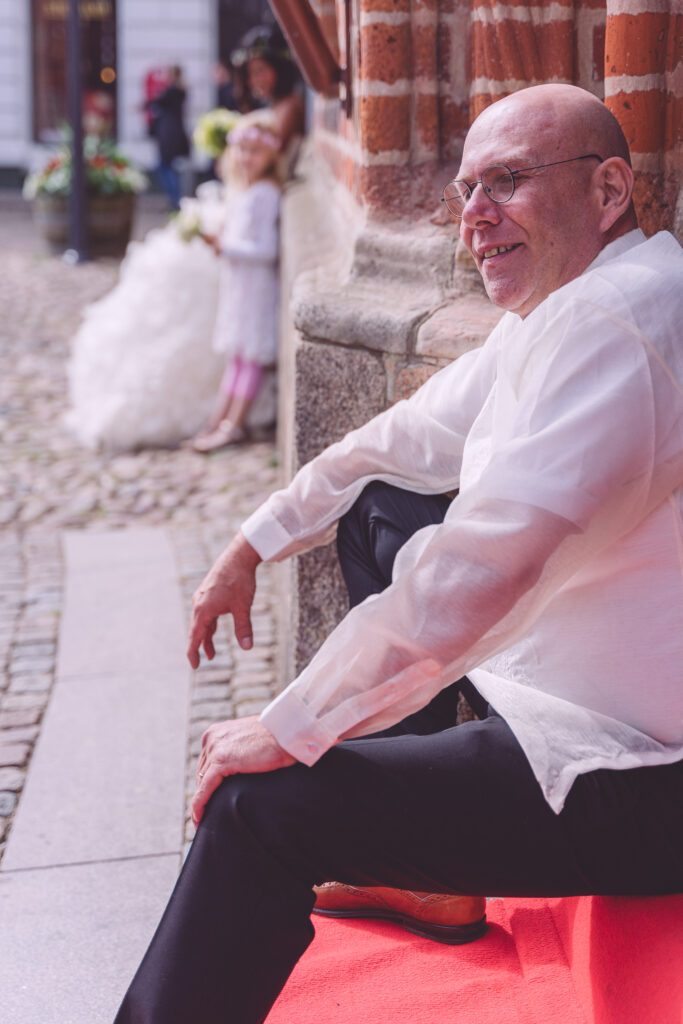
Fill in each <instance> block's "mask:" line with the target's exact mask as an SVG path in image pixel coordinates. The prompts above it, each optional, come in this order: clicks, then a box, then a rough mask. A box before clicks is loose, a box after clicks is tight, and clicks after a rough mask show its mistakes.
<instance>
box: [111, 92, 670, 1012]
mask: <svg viewBox="0 0 683 1024" xmlns="http://www.w3.org/2000/svg"><path fill="white" fill-rule="evenodd" d="M632 187H633V173H632V171H631V166H630V160H629V154H628V149H627V146H626V143H625V140H624V137H623V135H622V133H621V130H620V129H619V126H618V124H617V123H616V121H615V120H614V119H613V118H612V116H611V114H610V113H609V112H608V111H607V110H606V108H605V107H604V106H603V105H602V104H601V103H600V102H599V101H598V100H597V99H595V98H594V97H592V96H591V95H589V94H588V93H586V92H583V91H581V90H579V89H576V88H574V87H571V86H560V85H548V86H539V87H535V88H532V89H526V90H523V91H521V92H518V93H515V94H514V95H512V96H509V97H507V98H506V99H503V100H501V101H499V102H497V103H495V104H494V105H493V106H491V107H489V108H488V109H487V110H486V111H484V113H483V114H481V115H480V117H479V118H478V119H477V120H476V121H475V123H474V124H473V126H472V128H471V130H470V132H469V134H468V136H467V140H466V143H465V147H464V152H463V157H462V164H461V167H460V171H459V176H458V179H457V180H455V181H453V182H451V184H449V185H448V186H447V188H446V190H445V193H444V200H445V202H446V204H447V206H448V208H449V210H450V211H451V213H452V215H453V216H454V217H456V218H458V219H459V220H460V222H461V224H460V237H461V238H462V239H463V241H464V243H465V245H466V246H467V247H468V249H469V250H470V252H471V253H472V256H473V258H474V260H475V261H476V264H477V267H478V268H479V270H480V272H481V275H482V277H483V280H484V284H485V286H486V290H487V292H488V295H489V296H490V298H491V300H492V301H493V302H494V303H495V304H496V305H498V306H501V307H502V308H503V309H505V310H507V312H506V314H505V315H504V316H503V318H502V320H501V321H500V323H499V325H498V326H497V327H496V328H495V330H494V331H493V333H492V334H491V336H490V337H489V338H488V340H487V342H486V344H485V345H484V346H483V347H482V348H481V349H479V350H477V351H475V352H471V353H469V354H467V355H465V356H463V357H461V358H460V359H458V360H457V361H456V362H454V363H453V364H452V365H450V366H448V367H447V368H445V369H443V370H441V372H439V373H437V374H435V375H434V376H433V377H432V378H431V379H430V380H429V381H428V382H427V383H426V384H425V385H424V386H423V387H422V388H421V389H420V391H418V392H417V393H416V394H415V395H414V396H413V397H412V398H411V399H409V400H408V401H406V402H400V403H398V404H397V405H395V406H393V407H392V408H391V409H389V410H388V411H386V412H384V413H383V414H381V415H380V416H377V417H376V418H375V419H373V420H372V421H371V422H369V423H368V424H367V425H366V426H364V427H362V428H361V429H359V430H356V431H354V432H353V433H351V434H349V435H348V436H347V437H346V438H345V439H344V440H343V441H341V442H340V443H339V444H335V445H333V446H332V447H330V448H328V449H327V450H326V451H325V452H323V453H322V455H320V456H319V457H318V458H317V459H315V460H314V461H313V462H311V463H310V464H309V465H307V466H305V467H304V468H303V469H302V470H301V471H300V472H299V473H298V474H297V476H296V477H295V478H294V480H293V482H292V483H291V484H290V486H289V487H288V488H286V489H285V490H282V491H279V492H277V493H276V494H274V495H272V497H271V498H270V499H269V500H268V501H267V502H266V503H265V504H264V505H263V506H262V507H261V508H260V509H259V510H258V511H257V512H256V513H255V514H254V515H253V516H252V517H251V518H250V519H249V520H248V521H247V522H246V523H245V524H244V526H243V528H242V530H241V532H240V534H239V535H238V536H237V537H236V538H235V539H234V540H233V541H232V543H231V544H230V546H229V547H228V548H227V550H226V551H225V553H224V554H223V555H222V556H221V558H220V559H219V560H218V562H217V563H216V565H215V566H214V568H213V569H212V570H211V572H210V573H209V575H208V576H207V578H206V580H205V581H204V583H203V585H202V586H201V587H200V589H199V591H198V592H197V595H196V598H195V611H194V619H193V624H192V629H191V636H190V646H189V657H190V660H191V662H192V664H193V665H195V666H196V665H197V663H198V660H199V652H200V648H201V647H202V646H203V648H204V651H205V652H206V654H207V656H208V657H209V658H211V657H212V656H213V653H214V651H213V641H212V637H213V634H214V631H215V628H216V621H217V619H218V617H219V616H220V615H224V614H227V613H231V614H232V615H233V617H234V623H235V629H236V634H237V637H238V640H239V642H240V644H241V646H242V647H243V648H245V649H247V648H249V647H250V646H251V626H250V621H249V609H250V606H251V602H252V599H253V595H254V588H255V571H256V567H257V565H258V563H259V562H260V561H261V560H264V559H265V560H273V559H280V558H285V557H287V556H289V555H292V554H296V553H298V552H301V551H303V550H305V549H307V548H310V547H312V546H314V545H315V544H319V543H324V542H325V541H327V540H328V539H329V535H330V530H331V528H333V527H334V526H335V524H337V544H338V550H339V557H340V560H341V564H342V569H343V572H344V575H345V578H346V581H347V584H348V588H349V595H350V599H351V604H352V605H353V606H354V607H352V610H351V611H350V612H349V614H348V615H347V616H346V618H345V619H344V620H343V622H342V623H341V624H340V625H339V626H338V628H337V629H336V630H335V631H334V632H333V633H332V634H331V636H330V637H329V638H328V640H327V641H326V642H325V643H324V644H323V646H322V647H321V649H320V650H319V652H318V653H317V655H316V656H315V657H314V658H313V660H312V661H311V663H310V665H309V666H308V667H307V668H306V669H305V671H304V672H302V673H301V675H300V676H299V677H298V678H297V679H296V680H295V681H294V682H293V683H292V684H291V685H290V686H289V687H288V688H287V689H286V690H285V691H284V692H283V693H282V694H281V695H280V696H279V697H278V698H277V699H276V700H274V701H273V702H272V704H270V706H269V707H268V708H267V709H266V710H265V711H264V713H263V714H262V715H261V717H260V719H256V718H247V719H242V720H240V721H230V722H221V723H219V724H216V725H213V726H212V727H211V728H210V729H209V730H208V731H207V733H206V734H205V737H204V743H203V753H202V756H201V759H200V762H199V767H198V785H197V792H196V795H195V799H194V816H195V819H196V821H197V822H198V823H199V829H198V832H197V836H196V838H195V840H194V843H193V846H192V849H191V852H190V854H189V856H188V858H187V861H186V864H185V867H184V869H183V872H182V874H181V877H180V879H179V881H178V884H177V887H176V889H175V892H174V894H173V896H172V898H171V901H170V903H169V907H168V909H167V911H166V913H165V915H164V917H163V919H162V922H161V924H160V926H159V929H158V931H157V933H156V935H155V937H154V939H153V941H152V944H151V946H150V949H149V951H148V953H147V955H146V957H145V959H144V961H143V963H142V966H141V967H140V969H139V971H138V973H137V975H136V977H135V979H134V981H133V983H132V985H131V988H130V989H129V992H128V994H127V996H126V998H125V1000H124V1003H123V1006H122V1008H121V1010H120V1013H119V1016H118V1017H117V1022H118V1024H124V1022H127V1024H194V1022H199V1021H201V1024H227V1022H230V1024H257V1022H261V1021H263V1020H264V1019H265V1017H266V1015H267V1013H268V1011H269V1008H270V1007H271V1005H272V1004H273V1002H274V1001H275V999H276V998H277V995H278V993H279V992H280V990H281V988H282V987H283V985H284V984H285V982H286V980H287V978H288V976H289V974H290V972H291V971H292V969H293V967H294V965H295V963H296V961H297V960H298V958H299V957H300V956H301V954H302V953H303V951H304V950H305V949H306V947H307V946H308V944H309V943H310V941H311V939H312V936H313V927H312V925H311V920H310V915H311V911H312V910H313V908H314V902H315V899H316V894H315V892H314V887H315V886H318V887H320V888H319V889H318V895H317V898H318V910H319V911H323V912H325V911H327V912H331V913H337V914H360V915H368V916H372V915H373V914H374V915H377V916H389V917H392V916H393V917H394V918H395V919H396V920H398V921H401V922H402V923H404V924H406V925H407V926H409V927H411V928H412V929H414V930H417V931H418V932H420V933H421V934H426V935H429V936H430V937H432V938H440V939H443V940H444V941H450V942H459V941H468V940H470V939H472V938H475V937H477V936H478V935H479V934H481V932H482V929H483V927H484V923H483V916H484V914H483V898H482V897H483V894H487V895H495V894H501V895H523V896H532V897H533V896H553V895H571V894H579V893H602V894H629V893H631V894H635V893H638V894H654V893H673V892H679V891H681V890H682V888H683V686H682V685H681V665H683V628H682V624H683V522H682V511H683V347H682V346H681V345H680V334H681V324H682V323H683V254H682V252H681V249H680V247H679V245H678V243H677V242H676V241H675V239H674V238H673V237H672V236H671V235H670V234H668V233H666V232H662V233H660V234H658V235H655V236H654V237H653V238H650V239H646V238H645V236H644V235H643V233H642V232H641V231H639V230H638V226H637V221H636V216H635V213H634V209H633V205H632V201H631V193H632ZM456 490H457V491H458V494H457V497H456V498H455V499H454V500H450V499H449V498H448V497H446V495H447V494H449V493H451V494H452V493H453V492H454V491H456ZM453 680H459V682H457V683H455V684H454V683H453ZM463 689H464V690H465V691H466V692H467V693H468V694H469V697H470V699H471V701H472V703H473V705H474V706H475V708H476V710H477V711H478V712H479V713H480V718H479V720H476V721H471V722H465V723H463V724H461V725H458V726H456V725H455V722H456V707H457V697H458V693H459V692H460V691H461V690H463ZM332 883H334V884H332ZM456 963H457V962H456Z"/></svg>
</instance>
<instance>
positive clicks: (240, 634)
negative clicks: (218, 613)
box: [232, 605, 254, 651]
mask: <svg viewBox="0 0 683 1024" xmlns="http://www.w3.org/2000/svg"><path fill="white" fill-rule="evenodd" d="M249 612H250V608H249V606H248V605H247V606H245V607H244V608H240V609H239V610H238V609H237V608H236V609H235V610H234V611H233V613H232V617H233V620H234V623H235V636H236V637H237V643H238V644H239V645H240V647H241V648H242V650H243V651H249V650H251V648H252V647H253V644H254V631H253V629H252V626H251V615H250V614H249Z"/></svg>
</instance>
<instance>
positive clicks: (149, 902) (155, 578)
mask: <svg viewBox="0 0 683 1024" xmlns="http://www.w3.org/2000/svg"><path fill="white" fill-rule="evenodd" d="M64 549H65V562H66V574H65V590H64V602H63V611H62V619H61V626H60V632H59V644H58V658H57V671H56V681H55V685H54V689H53V692H52V695H51V698H50V703H49V707H48V710H47V712H46V714H45V718H44V721H43V725H42V728H41V733H40V738H39V740H38V742H37V745H36V749H35V753H34V756H33V758H32V760H31V767H30V771H29V773H28V779H27V783H26V786H25V789H24V792H23V794H22V798H21V801H20V804H19V809H18V811H17V814H16V818H15V822H14V827H13V829H12V832H11V835H10V838H9V842H8V844H7V849H6V853H5V857H4V859H3V863H2V866H1V868H0V918H1V919H2V922H3V927H2V929H0V993H2V995H1V997H0V998H1V1000H2V1006H3V1018H4V1019H6V1020H10V1021H12V1022H13V1024H37V1022H38V1021H40V1024H67V1022H74V1024H77V1022H78V1024H80V1022H83V1024H100V1022H102V1024H109V1022H111V1021H112V1020H113V1018H114V1015H115V1013H116V1009H117V1006H118V1003H119V1002H120V1000H121V997H122V994H123V992H124V991H125V988H126V987H127V984H128V982H129V980H130V978H131V976H132V974H133V972H134V971H135V968H136V966H137V963H138V962H139V960H140V958H141V956H142V954H143V953H144V950H145V947H146V945H147V943H148V942H149V939H150V937H151V935H152V933H153V931H154V928H155V926H156V923H157V921H158V919H159V916H160V913H161V911H162V909H163V906H164V904H165V902H166V900H167V898H168V895H169V893H170V890H171V887H172V886H173V883H174V880H175V876H176V874H177V871H178V868H179V866H180V863H181V857H182V849H183V844H184V836H183V831H184V829H183V803H184V801H183V793H184V778H185V762H186V756H187V729H188V720H187V719H188V715H187V710H188V698H189V690H190V675H191V673H190V669H189V666H188V664H187V662H186V660H185V656H184V642H183V639H184V638H183V625H184V617H185V613H184V608H183V603H182V597H181V592H180V585H179V581H178V578H177V567H176V562H175V556H174V552H173V548H172V545H171V543H170V538H169V535H168V531H167V530H166V529H165V527H163V526H151V527H130V528H128V529H126V530H117V531H99V532H86V531H80V532H76V531H71V532H69V533H67V534H66V535H65V537H64ZM95 981H96V983H94V982H95Z"/></svg>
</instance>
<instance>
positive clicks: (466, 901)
mask: <svg viewBox="0 0 683 1024" xmlns="http://www.w3.org/2000/svg"><path fill="white" fill-rule="evenodd" d="M313 891H314V892H315V896H316V902H315V906H314V907H313V913H314V914H321V915H322V916H325V917H373V918H381V919H382V920H384V921H394V922H395V923H396V924H400V925H403V927H404V928H406V929H407V931H409V932H414V934H415V935H422V936H423V937H424V938H426V939H435V940H436V941H437V942H447V943H449V944H451V945H456V944H461V943H465V942H473V941H474V940H475V939H478V938H480V936H482V935H483V934H484V932H485V931H486V900H485V899H484V897H483V896H445V895H442V894H440V893H429V892H411V891H410V890H408V889H388V888H383V887H380V886H372V887H368V886H358V885H346V884H345V883H344V882H325V884H324V885H316V886H315V887H314V890H313Z"/></svg>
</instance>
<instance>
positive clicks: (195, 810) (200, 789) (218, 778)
mask: <svg viewBox="0 0 683 1024" xmlns="http://www.w3.org/2000/svg"><path fill="white" fill-rule="evenodd" d="M224 778H225V775H223V773H222V772H221V771H219V770H218V768H216V766H215V765H210V764H209V765H207V766H206V770H205V771H204V773H203V775H202V777H201V778H200V779H199V781H198V784H197V789H196V792H195V794H194V796H193V798H192V821H193V822H194V825H195V827H196V826H197V825H198V824H199V822H200V821H201V820H202V817H203V815H204V809H205V808H206V805H207V803H208V802H209V800H210V799H211V797H212V796H213V794H214V793H215V792H216V790H217V789H218V787H219V786H220V784H221V782H222V781H223V779H224Z"/></svg>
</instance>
